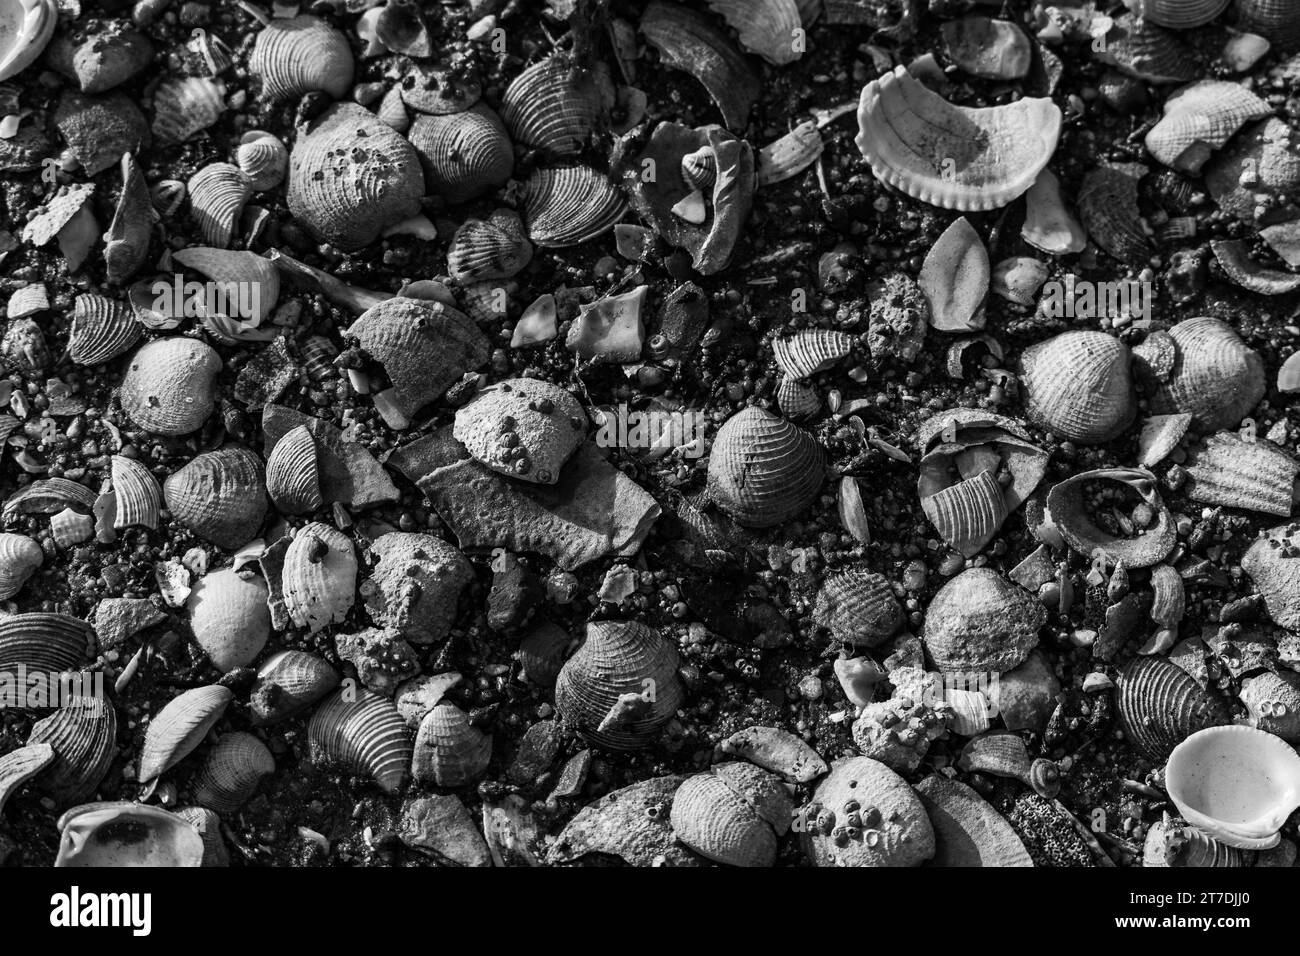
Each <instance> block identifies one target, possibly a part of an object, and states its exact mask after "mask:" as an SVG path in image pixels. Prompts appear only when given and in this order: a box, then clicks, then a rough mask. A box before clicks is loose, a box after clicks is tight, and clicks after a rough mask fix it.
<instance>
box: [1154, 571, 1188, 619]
mask: <svg viewBox="0 0 1300 956" xmlns="http://www.w3.org/2000/svg"><path fill="white" fill-rule="evenodd" d="M1186 610H1187V596H1186V589H1185V588H1184V587H1183V577H1182V575H1181V574H1179V573H1178V571H1177V570H1175V569H1174V567H1173V566H1172V565H1168V564H1157V565H1156V566H1155V567H1154V568H1152V569H1151V620H1153V621H1155V622H1156V623H1157V624H1159V625H1161V626H1163V627H1176V626H1177V625H1178V622H1179V621H1181V620H1182V619H1183V614H1184V613H1185V612H1186Z"/></svg>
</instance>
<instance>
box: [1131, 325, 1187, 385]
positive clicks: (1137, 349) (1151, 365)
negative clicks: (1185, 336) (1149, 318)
mask: <svg viewBox="0 0 1300 956" xmlns="http://www.w3.org/2000/svg"><path fill="white" fill-rule="evenodd" d="M1177 362H1178V342H1177V341H1176V340H1175V339H1174V337H1173V336H1172V335H1170V334H1169V333H1168V332H1166V331H1164V330H1163V329H1157V330H1156V331H1154V332H1152V333H1151V334H1150V335H1148V336H1147V337H1146V338H1144V339H1143V340H1142V341H1141V342H1139V343H1138V344H1137V345H1135V346H1134V347H1133V368H1134V371H1135V372H1136V373H1137V375H1138V376H1139V378H1140V381H1141V383H1142V385H1143V387H1144V389H1145V390H1146V391H1155V390H1156V389H1157V388H1159V387H1160V383H1161V382H1167V381H1169V376H1171V375H1173V374H1174V365H1176V364H1177Z"/></svg>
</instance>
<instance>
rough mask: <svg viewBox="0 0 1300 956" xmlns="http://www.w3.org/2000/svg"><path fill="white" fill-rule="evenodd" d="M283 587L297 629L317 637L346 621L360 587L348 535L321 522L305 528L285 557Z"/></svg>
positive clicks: (354, 553)
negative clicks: (299, 628) (324, 629)
mask: <svg viewBox="0 0 1300 956" xmlns="http://www.w3.org/2000/svg"><path fill="white" fill-rule="evenodd" d="M282 587H283V589H284V603H285V605H286V606H287V608H288V610H289V617H290V618H291V619H292V620H293V623H294V624H295V625H296V626H297V627H305V628H307V629H308V630H309V631H310V632H311V633H313V634H315V633H316V632H317V631H319V630H320V629H321V628H323V627H325V626H326V625H327V624H332V623H339V622H341V621H343V620H344V619H345V618H346V617H347V614H348V611H349V610H350V609H351V607H352V602H353V601H354V600H355V599H356V594H355V592H356V587H357V557H356V551H355V549H354V548H353V546H352V542H351V541H350V540H348V537H347V535H345V534H343V533H342V532H341V531H337V530H335V529H334V528H331V527H330V526H329V525H327V524H321V523H320V522H319V521H313V522H312V523H311V524H309V525H306V526H305V527H303V528H301V529H300V530H299V531H298V533H297V534H295V535H294V538H293V541H292V542H291V543H290V544H289V550H288V551H287V552H286V553H285V556H284V575H283V584H282Z"/></svg>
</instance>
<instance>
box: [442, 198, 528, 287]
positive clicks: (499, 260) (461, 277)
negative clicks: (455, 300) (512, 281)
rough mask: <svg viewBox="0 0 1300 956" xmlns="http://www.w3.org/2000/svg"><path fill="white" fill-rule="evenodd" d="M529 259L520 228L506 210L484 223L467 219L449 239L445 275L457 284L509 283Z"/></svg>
mask: <svg viewBox="0 0 1300 956" xmlns="http://www.w3.org/2000/svg"><path fill="white" fill-rule="evenodd" d="M532 259H533V244H532V243H531V242H529V241H528V239H527V237H525V235H524V224H523V223H522V222H520V220H519V216H518V215H517V214H516V213H514V212H511V211H510V210H508V209H498V210H497V211H496V212H494V213H492V215H491V216H489V217H488V218H487V219H467V220H466V221H465V224H464V225H462V226H461V227H460V228H459V229H457V230H456V234H455V235H454V236H452V237H451V247H450V248H449V249H448V250H447V272H448V273H449V274H450V275H451V277H452V278H453V279H455V280H456V281H457V282H461V283H470V282H483V281H486V280H488V279H509V278H511V277H512V276H514V275H516V274H517V273H519V272H520V271H521V270H522V269H523V268H524V266H526V265H528V263H529V262H531V261H532Z"/></svg>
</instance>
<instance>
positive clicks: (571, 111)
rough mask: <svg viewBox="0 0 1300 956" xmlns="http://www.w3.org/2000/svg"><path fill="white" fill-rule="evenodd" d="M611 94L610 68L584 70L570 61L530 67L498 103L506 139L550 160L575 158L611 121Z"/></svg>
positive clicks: (554, 59)
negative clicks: (508, 131)
mask: <svg viewBox="0 0 1300 956" xmlns="http://www.w3.org/2000/svg"><path fill="white" fill-rule="evenodd" d="M613 105H614V90H613V86H612V84H611V83H610V79H609V73H608V69H607V68H605V67H604V65H603V64H601V65H600V66H599V67H598V68H596V69H588V68H586V67H584V66H581V65H579V63H578V62H577V61H576V60H574V59H571V58H570V57H568V56H563V55H555V56H550V57H547V58H546V59H545V60H542V61H540V62H538V63H534V64H533V65H532V66H530V67H528V68H527V69H526V70H524V71H523V72H522V73H520V74H519V75H518V76H516V77H515V78H514V80H513V81H511V83H510V86H509V87H507V88H506V93H505V97H504V98H503V99H502V101H501V119H502V120H504V121H505V125H506V128H507V129H509V130H510V137H511V138H512V139H513V140H514V141H515V142H516V143H519V144H521V145H523V146H526V147H528V148H529V149H535V150H539V151H541V153H542V154H543V155H544V156H546V157H548V158H550V159H565V158H570V157H574V156H577V155H578V154H579V153H580V152H582V148H583V147H584V146H585V145H586V144H587V141H588V140H589V139H590V138H591V136H592V134H593V133H595V132H596V131H597V130H599V129H600V128H601V127H602V126H604V125H605V124H606V123H607V122H608V120H609V113H610V110H611V108H612V107H613Z"/></svg>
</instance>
